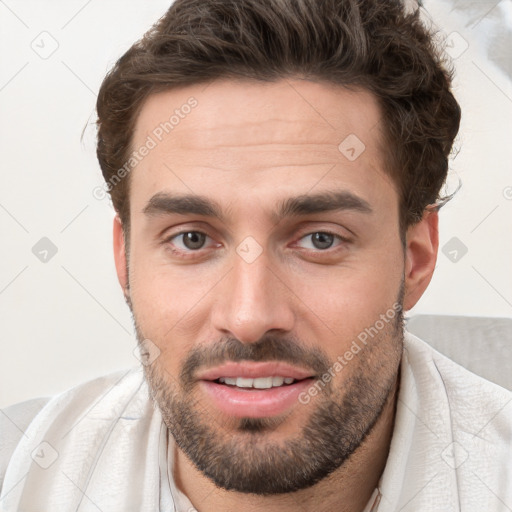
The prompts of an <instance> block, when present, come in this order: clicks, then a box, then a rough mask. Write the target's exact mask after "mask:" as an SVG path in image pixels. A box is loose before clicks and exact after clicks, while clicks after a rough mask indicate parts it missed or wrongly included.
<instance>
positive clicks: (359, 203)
mask: <svg viewBox="0 0 512 512" xmlns="http://www.w3.org/2000/svg"><path fill="white" fill-rule="evenodd" d="M191 97H193V98H194V101H192V102H191V101H189V102H188V103H189V105H190V104H192V103H194V106H193V107H192V108H186V107H183V106H184V105H186V104H187V100H189V98H191ZM195 102H196V103H195ZM176 109H177V110H178V113H176V116H175V118H174V119H173V124H172V126H173V127H172V128H169V125H163V126H165V127H166V128H167V131H168V132H169V133H166V130H165V129H164V128H162V125H161V123H165V122H166V121H169V118H170V117H171V115H173V113H174V112H175V110H176ZM178 118H179V121H178V120H177V119H178ZM159 128H160V129H159ZM155 130H156V131H155ZM155 134H156V135H155ZM148 137H150V138H151V139H152V140H153V141H154V142H155V143H156V145H155V147H152V148H151V149H150V151H148V152H147V153H148V154H147V155H146V156H145V157H144V158H143V159H142V160H141V161H140V163H139V164H138V165H137V166H136V168H135V170H134V171H133V172H132V175H131V178H130V179H131V192H130V205H131V206H130V208H131V209H130V212H131V216H130V222H131V226H130V243H129V246H130V252H129V276H128V277H129V290H128V291H127V293H128V294H129V300H130V304H131V307H132V311H133V314H134V319H135V323H136V327H137V334H138V337H139V341H141V342H142V340H149V341H145V342H144V344H145V345H146V349H148V348H149V351H150V353H153V357H154V356H156V355H158V357H156V359H154V361H152V362H151V364H148V365H147V366H146V367H145V371H146V376H147V379H148V384H149V386H150V390H151V392H152V394H153V396H154V397H155V399H156V401H157V403H158V405H159V407H160V409H161V411H162V414H163V418H164V421H165V422H166V424H167V426H168V427H169V429H170V431H171V433H172V434H173V435H174V437H175V439H176V441H177V443H178V445H179V446H180V448H181V449H182V451H183V452H184V453H185V454H186V455H187V457H188V458H189V459H190V460H191V461H192V462H193V463H194V464H195V465H196V466H197V467H198V468H199V469H200V470H201V471H202V472H203V473H204V474H206V475H207V476H209V477H210V478H211V479H212V480H213V481H214V482H215V483H216V484H217V485H219V486H221V487H224V488H227V489H236V490H239V491H243V492H254V493H260V494H265V493H276V492H290V491H292V490H297V489H300V488H303V487H307V486H309V485H312V484H314V483H315V482H317V481H318V480H320V479H321V478H323V477H325V476H326V475H327V474H329V473H330V472H332V471H333V470H334V469H336V468H337V467H339V466H340V465H341V464H342V463H343V462H344V461H345V460H346V459H347V457H348V456H349V455H350V454H351V453H352V452H353V451H354V450H355V449H356V448H357V447H358V446H359V444H360V443H361V441H362V439H363V438H364V436H365V434H366V433H367V432H368V431H369V430H370V429H371V427H372V426H373V425H374V423H375V421H376V419H377V418H378V416H379V414H380V412H381V410H382V408H383V405H384V403H385V401H386V398H387V397H388V395H389V393H390V390H391V389H392V387H393V385H394V384H395V382H396V378H397V373H398V366H399V362H400V356H401V350H402V325H401V320H402V316H401V312H400V311H397V310H398V309H399V306H398V308H397V304H399V305H401V302H402V299H403V294H402V291H403V287H402V286H403V277H404V252H403V247H402V243H401V239H400V233H399V227H398V226H399V223H398V218H399V214H398V195H397V192H396V188H395V186H394V184H393V182H392V181H391V179H390V178H389V177H388V176H387V175H386V174H385V173H384V170H383V166H384V153H383V149H384V148H382V146H381V143H382V136H381V124H380V110H379V107H378V105H377V102H376V100H375V98H374V97H373V96H372V95H371V94H370V93H368V92H363V91H359V92H354V91H348V90H346V89H343V88H341V87H336V86H331V85H326V84H320V83H312V82H307V81H298V80H296V81H295V80H294V81H284V80H283V81H280V82H276V83H260V82H258V83H256V82H244V83H237V82H234V81H218V82H214V83H212V84H210V85H209V86H208V87H206V86H204V85H201V86H191V87H187V88H183V89H180V90H173V91H166V92H163V93H158V94H155V95H153V96H151V97H150V98H149V99H148V100H147V102H146V103H145V104H144V106H143V108H142V111H141V113H140V116H139V119H138V121H137V125H136V130H135V134H134V140H133V149H134V150H137V149H138V148H140V147H142V146H143V145H148V140H149V139H148ZM159 139H161V140H159ZM340 144H341V146H340ZM149 145H150V146H153V144H152V143H150V144H149ZM184 196H187V197H186V198H185V197H184ZM199 196H200V199H201V200H200V201H199V200H198V198H199ZM392 313H393V314H392ZM363 333H366V336H365V334H363ZM363 340H364V341H363ZM354 343H355V344H354ZM356 347H358V348H356ZM347 352H351V353H352V357H350V356H349V355H348V356H347ZM150 360H152V357H150ZM336 362H338V364H336ZM326 373H327V374H328V375H331V378H330V379H329V378H328V377H327V378H325V379H324V381H322V382H323V384H322V385H320V384H317V385H316V388H315V389H316V392H315V391H313V388H312V386H313V385H314V384H315V382H317V383H318V381H319V379H320V380H321V379H322V376H323V375H325V374H326ZM219 379H220V380H219ZM283 379H285V380H283ZM291 379H293V380H292V383H291V384H290V383H289V382H290V380H291ZM246 386H249V387H246ZM269 386H272V387H269ZM263 475H264V476H265V477H266V478H262V476H263Z"/></svg>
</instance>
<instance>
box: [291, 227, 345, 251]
mask: <svg viewBox="0 0 512 512" xmlns="http://www.w3.org/2000/svg"><path fill="white" fill-rule="evenodd" d="M308 238H309V239H310V240H311V243H310V246H309V247H304V246H302V247H304V248H305V249H320V250H326V249H330V248H331V247H332V246H333V243H334V241H335V240H336V239H338V240H339V241H340V242H343V241H345V240H344V239H343V238H342V237H341V236H340V235H335V234H334V233H329V232H327V231H315V232H314V233H309V234H308V235H306V236H303V237H302V238H301V239H300V240H307V239H308ZM338 245H339V244H338Z"/></svg>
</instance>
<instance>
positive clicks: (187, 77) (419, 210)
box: [97, 0, 460, 230]
mask: <svg viewBox="0 0 512 512" xmlns="http://www.w3.org/2000/svg"><path fill="white" fill-rule="evenodd" d="M293 77H301V78H305V79H308V80H314V81H325V82H329V83H334V84H338V85H342V86H358V87H362V88H365V89H367V90H369V91H370V92H372V93H373V94H375V96H376V97H377V99H378V101H379V103H380V106H381V109H382V113H383V120H384V126H383V132H384V138H385V142H386V147H387V148H389V149H388V150H387V151H386V155H385V161H386V164H387V165H386V170H387V172H388V173H389V174H390V175H391V177H392V178H393V180H394V182H395V184H396V185H397V187H398V190H399V195H400V226H401V229H402V230H403V228H405V227H407V226H409V225H411V224H412V223H415V222H417V221H418V220H420V219H421V218H422V216H423V213H424V211H425V208H426V207H427V206H428V205H430V204H433V203H435V202H436V201H438V200H439V193H440V190H441V187H442V185H443V183H444V182H445V179H446V176H447V172H448V157H449V154H450V151H451V148H452V144H453V141H454V138H455V136H456V135H457V132H458V128H459V122H460V108H459V105H458V103H457V101H456V100H455V98H454V97H453V95H452V93H451V92H450V87H451V79H452V73H451V71H450V70H449V69H448V68H447V66H446V64H445V63H444V62H443V60H442V54H441V52H440V51H439V50H438V48H437V47H436V45H435V43H434V37H433V34H432V33H431V32H430V31H429V29H427V28H426V27H425V25H424V24H423V23H422V22H421V21H420V8H417V9H416V10H414V12H407V10H406V9H405V6H404V3H403V2H401V1H398V0H386V1H385V2H384V1H382V0H176V1H175V2H174V3H173V4H172V6H171V7H170V9H169V10H168V11H167V13H166V14H165V15H164V16H163V17H162V18H161V19H160V20H159V21H158V22H157V23H156V24H155V25H154V26H153V27H152V28H151V29H150V30H149V31H148V32H147V33H146V34H145V35H144V36H143V38H142V39H141V40H140V41H138V42H136V43H135V44H134V45H133V46H132V47H131V48H130V49H129V50H128V51H127V52H126V53H125V54H124V55H123V56H122V57H121V58H120V59H119V60H118V61H117V63H116V64H115V65H114V67H113V68H112V69H111V71H110V72H109V73H108V74H107V76H106V77H105V79H104V81H103V84H102V85H101V88H100V91H99V96H98V101H97V112H98V122H97V125H98V144H97V155H98V160H99V162H100V166H101V169H102V172H103V176H104V178H105V180H106V182H107V184H110V186H109V187H108V190H109V192H110V195H111V198H112V201H113V204H114V207H115V209H116V210H117V212H118V213H119V215H120V217H121V220H122V222H123V226H124V227H125V229H126V228H128V227H129V200H128V199H129V188H130V187H129V184H130V179H129V175H128V177H126V178H125V179H118V180H117V182H114V181H113V178H118V177H119V175H117V176H116V173H118V171H119V170H120V169H125V168H126V167H125V166H126V163H127V161H128V159H129V155H130V152H131V151H132V147H131V146H132V136H133V131H134V127H135V123H136V121H137V116H138V114H139V112H140V110H141V108H142V105H143V103H144V101H145V100H146V99H147V97H148V96H149V95H150V94H153V93H155V92H158V91H161V90H165V89H171V88H174V87H182V86H186V85H192V84H198V83H204V82H210V81H212V80H215V79H219V78H247V79H255V80H264V81H275V80H279V79H282V78H293ZM112 185H115V186H112Z"/></svg>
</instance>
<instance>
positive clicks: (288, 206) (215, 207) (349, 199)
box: [143, 190, 373, 222]
mask: <svg viewBox="0 0 512 512" xmlns="http://www.w3.org/2000/svg"><path fill="white" fill-rule="evenodd" d="M344 210H351V211H356V212H360V213H365V214H370V213H373V210H372V208H371V206H370V205H369V204H368V202H367V201H365V200H364V199H362V198H361V197H359V196H357V195H355V194H353V193H352V192H348V191H344V190H342V191H336V192H320V193H316V194H303V195H299V196H296V197H289V198H287V199H284V200H283V201H281V202H280V203H279V204H278V208H277V210H276V211H273V212H272V213H271V218H272V220H273V221H275V222H280V221H281V220H282V219H284V218H286V217H294V216H302V215H311V214H315V213H323V212H329V211H344ZM143 213H144V214H146V215H148V216H160V215H172V214H175V215H191V214H192V215H202V216H205V217H212V218H216V219H219V220H220V221H222V222H225V220H226V219H225V214H224V213H223V211H222V207H221V206H220V204H219V203H217V202H215V201H213V200H211V199H209V198H207V197H205V196H200V195H194V194H186V195H173V194H168V193H164V192H159V193H157V194H155V195H154V196H153V197H151V199H150V200H149V201H148V203H147V205H146V206H145V207H144V210H143Z"/></svg>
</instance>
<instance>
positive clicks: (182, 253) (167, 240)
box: [163, 229, 350, 258]
mask: <svg viewBox="0 0 512 512" xmlns="http://www.w3.org/2000/svg"><path fill="white" fill-rule="evenodd" d="M187 233H199V234H201V235H204V236H206V237H207V238H210V239H211V237H210V236H209V235H208V234H207V233H205V232H204V231H200V230H196V229H195V230H194V229H191V230H186V231H180V232H179V233H174V234H172V235H170V236H168V237H166V238H165V240H164V241H163V243H164V244H168V245H171V246H172V242H171V241H172V240H173V239H175V238H177V237H179V236H182V235H185V234H187ZM316 233H322V234H325V235H330V236H333V237H334V238H336V239H337V240H338V241H339V242H340V243H339V244H338V245H335V246H334V247H328V248H327V249H304V250H305V251H306V252H308V253H316V254H323V253H325V254H328V253H332V252H334V251H336V249H337V248H339V246H340V245H343V244H347V243H350V240H349V239H348V238H345V237H343V236H341V235H339V234H337V233H333V232H332V231H329V230H318V231H311V232H308V233H304V234H303V235H301V236H300V237H299V238H298V240H299V241H300V240H302V239H303V238H306V237H308V236H312V235H314V234H316ZM171 250H172V252H173V253H174V254H178V255H180V256H182V257H185V258H187V257H194V255H195V254H198V253H200V252H201V251H202V250H203V247H201V248H200V249H196V250H193V249H187V250H183V249H176V248H175V247H171Z"/></svg>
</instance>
